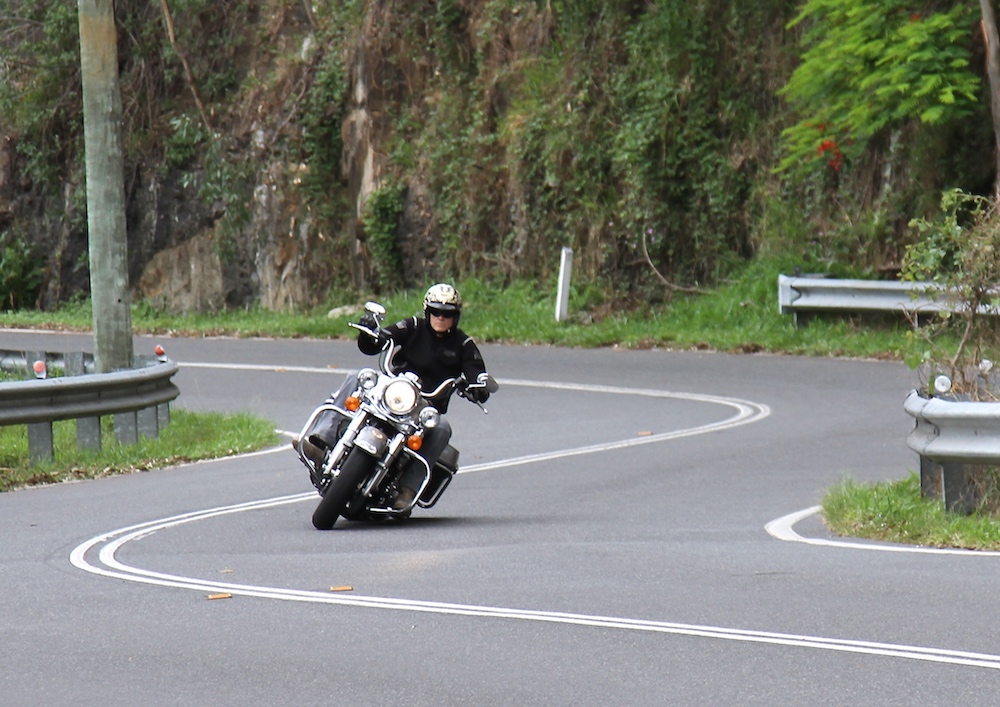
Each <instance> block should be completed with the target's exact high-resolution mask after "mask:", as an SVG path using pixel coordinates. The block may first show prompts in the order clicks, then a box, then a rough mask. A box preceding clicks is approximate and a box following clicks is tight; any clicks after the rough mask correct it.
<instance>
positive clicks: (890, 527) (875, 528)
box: [822, 472, 1000, 550]
mask: <svg viewBox="0 0 1000 707" xmlns="http://www.w3.org/2000/svg"><path fill="white" fill-rule="evenodd" d="M822 508H823V518H824V520H825V521H826V524H827V527H829V528H830V530H831V531H833V532H834V533H836V534H837V535H841V536H845V537H856V538H867V539H869V540H881V541H884V542H894V543H904V544H908V545H922V546H925V547H952V548H955V547H958V548H967V549H973V550H1000V522H998V521H997V520H996V519H995V518H992V517H989V516H986V515H982V514H978V513H977V514H973V515H968V516H967V515H961V514H958V513H950V512H948V511H946V510H945V509H944V504H943V503H941V502H940V501H934V500H930V499H925V498H922V497H921V496H920V477H919V476H918V475H917V474H916V473H915V472H911V473H910V475H909V476H908V477H907V478H905V479H903V480H901V481H887V482H882V483H878V484H863V483H859V482H857V481H854V480H851V479H845V480H844V481H842V482H841V483H840V484H838V485H836V486H833V487H831V488H830V489H828V490H827V492H826V494H825V495H824V497H823V502H822Z"/></svg>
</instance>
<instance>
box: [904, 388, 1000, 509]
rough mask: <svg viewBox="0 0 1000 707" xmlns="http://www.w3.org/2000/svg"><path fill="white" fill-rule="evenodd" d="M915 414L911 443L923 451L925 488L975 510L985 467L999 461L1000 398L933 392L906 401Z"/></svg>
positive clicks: (927, 492)
mask: <svg viewBox="0 0 1000 707" xmlns="http://www.w3.org/2000/svg"><path fill="white" fill-rule="evenodd" d="M903 409H904V410H906V412H907V413H908V414H909V415H910V416H911V417H913V418H914V419H915V420H916V425H915V426H914V428H913V431H912V432H910V434H909V435H908V436H907V438H906V445H907V446H908V447H909V448H910V449H912V450H913V451H915V452H916V453H917V454H918V455H919V456H920V491H921V495H923V496H925V497H928V498H941V499H943V500H944V502H945V507H946V508H948V510H953V511H960V512H965V513H970V512H972V511H973V510H975V508H976V506H977V505H978V503H979V500H980V498H981V494H982V484H981V477H982V472H983V467H990V466H998V465H1000V403H992V402H963V401H957V400H948V399H944V398H937V397H935V398H928V397H925V396H923V395H921V394H920V393H918V392H917V391H916V390H914V391H911V392H910V394H909V395H907V396H906V400H905V401H904V402H903Z"/></svg>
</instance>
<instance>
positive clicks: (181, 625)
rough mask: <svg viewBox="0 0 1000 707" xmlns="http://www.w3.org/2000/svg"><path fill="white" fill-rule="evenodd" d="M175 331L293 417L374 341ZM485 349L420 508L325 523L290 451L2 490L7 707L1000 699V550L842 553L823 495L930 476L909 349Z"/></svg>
mask: <svg viewBox="0 0 1000 707" xmlns="http://www.w3.org/2000/svg"><path fill="white" fill-rule="evenodd" d="M156 343H162V344H163V345H164V346H165V347H166V349H167V353H168V354H169V355H170V356H171V357H172V358H173V359H175V360H176V361H178V362H179V363H180V365H181V368H180V371H179V373H178V374H177V376H176V377H175V381H176V383H177V384H178V386H179V387H180V389H181V391H182V394H181V397H180V398H179V400H178V402H177V405H178V406H181V407H184V408H187V409H192V410H249V411H253V412H255V413H258V414H260V415H263V416H266V417H268V418H269V419H271V420H273V421H274V423H275V426H276V427H277V428H278V429H281V430H289V431H294V430H297V429H298V427H299V426H301V424H302V423H303V422H304V420H305V417H306V416H307V415H308V414H309V412H310V411H311V409H312V407H313V406H314V405H315V404H317V403H318V402H320V400H321V399H322V398H323V397H324V395H325V394H326V393H327V392H329V391H331V390H333V389H335V388H336V387H337V385H338V384H339V382H340V380H341V376H342V371H343V370H344V369H347V368H356V367H358V366H361V365H366V364H367V363H368V361H369V360H368V359H365V358H364V357H362V356H360V354H358V353H357V351H356V349H355V348H354V347H353V344H351V343H349V342H317V341H257V340H253V341H248V340H223V339H214V340H187V339H147V338H138V339H137V341H136V348H137V351H146V350H147V349H148V350H149V351H151V350H152V348H153V346H154V345H155V344H156ZM0 348H3V349H17V348H30V349H46V350H50V351H57V350H63V351H69V350H80V349H85V350H90V349H91V342H90V339H89V337H72V336H54V335H36V334H25V333H17V332H4V333H2V334H0ZM484 355H485V357H486V359H487V363H488V364H489V368H490V370H491V372H492V373H493V374H494V375H495V376H496V377H497V378H498V379H499V380H500V383H501V390H500V392H499V393H498V394H497V395H496V396H494V398H493V399H492V400H491V401H490V403H489V404H488V406H487V407H488V408H489V410H490V413H489V415H483V414H482V413H481V412H480V411H479V410H478V409H477V408H475V407H473V406H471V405H468V404H466V403H464V402H463V401H460V400H456V401H455V403H454V404H453V406H452V412H451V414H450V418H451V420H452V424H453V426H454V428H455V437H454V440H453V441H454V444H455V446H457V447H458V448H459V449H460V450H461V452H462V467H463V473H462V475H460V476H459V477H458V478H456V480H455V481H454V483H453V484H452V485H451V487H450V488H449V490H448V491H447V493H446V494H445V495H444V497H443V498H442V500H441V501H440V502H439V503H438V504H437V506H435V507H434V508H433V509H431V510H429V511H424V512H418V513H416V514H415V515H414V517H413V518H412V519H411V520H410V521H409V522H406V523H390V524H381V525H368V524H360V523H343V522H342V523H339V524H338V527H337V529H335V530H333V531H330V532H318V531H315V530H313V529H312V526H311V523H310V516H311V513H312V510H313V508H314V506H315V503H316V500H317V497H316V496H315V495H314V494H313V493H311V487H310V486H309V483H308V481H307V478H306V472H305V470H304V469H303V468H302V467H301V466H300V464H299V462H298V461H297V459H296V458H295V456H294V454H293V453H292V452H291V451H290V450H289V449H287V448H283V449H279V450H276V451H273V452H270V453H266V454H258V455H253V456H249V457H243V458H236V459H228V460H223V461H216V462H210V463H201V464H193V465H189V466H184V467H180V468H174V469H166V470H159V471H155V472H148V473H142V474H135V475H130V476H124V477H116V478H109V479H101V480H96V481H88V482H82V483H71V484H61V485H56V486H50V487H45V488H35V489H28V490H23V491H17V492H14V493H7V494H0V537H2V538H3V541H4V542H3V544H2V547H0V669H2V673H0V704H2V705H18V706H20V705H78V706H81V705H82V706H89V705H129V706H132V705H193V704H197V705H288V704H296V705H319V704H333V705H347V704H366V705H394V704H403V703H405V704H411V705H458V704H482V705H522V704H532V705H534V704H545V705H570V704H573V705H610V704H614V705H654V704H677V705H702V704H704V705H737V704H738V705H748V704H753V705H806V704H808V705H856V704H866V705H915V704H921V705H938V704H940V705H944V704H963V705H992V704H996V703H997V700H998V697H997V694H998V688H1000V646H998V639H997V636H998V635H1000V614H998V612H997V611H995V608H996V606H995V602H996V600H995V597H996V595H997V589H996V588H997V581H998V578H1000V577H998V571H997V567H998V564H997V563H998V562H1000V557H997V556H991V555H988V554H970V553H947V554H928V553H918V552H895V551H889V550H890V549H897V550H898V549H899V548H887V547H886V546H882V545H877V544H868V543H854V544H841V543H838V542H836V541H835V540H834V539H831V538H829V537H828V536H827V534H826V533H825V532H824V530H823V528H822V525H821V524H820V523H819V521H818V520H817V518H816V516H815V515H810V514H809V513H808V509H810V508H812V507H813V506H815V504H817V503H818V501H819V499H820V498H821V495H822V492H823V489H824V488H825V487H827V486H829V485H830V484H832V483H835V482H836V481H838V480H839V479H840V478H842V477H843V476H844V475H850V476H852V477H854V478H857V479H864V480H869V479H895V478H900V477H902V476H904V475H905V474H906V473H908V470H909V469H911V468H914V467H915V465H916V458H915V456H914V455H913V454H912V453H911V452H910V451H909V450H908V449H907V448H906V445H905V435H906V433H907V431H908V430H909V428H910V426H911V420H910V419H909V418H908V417H907V416H906V414H905V413H904V412H903V409H902V401H903V398H904V396H905V394H906V393H907V391H908V390H909V389H910V388H911V387H912V386H913V384H914V382H915V381H914V380H913V378H912V374H911V373H910V372H909V371H908V370H907V369H905V368H904V367H903V366H901V365H898V364H894V363H886V362H864V361H843V360H821V359H803V358H794V357H775V356H727V355H720V354H712V353H693V352H684V353H676V352H663V351H642V352H634V351H632V352H628V351H617V350H611V349H603V350H595V351H576V350H563V349H555V348H543V347H498V346H486V347H484ZM799 512H802V514H801V519H796V518H791V517H790V515H791V514H796V513H799ZM769 524H770V526H769ZM768 527H770V531H771V532H768V529H767V528H768ZM776 536H777V537H776ZM779 538H784V539H779ZM802 540H812V541H813V542H814V544H810V543H808V542H803V541H802ZM824 543H825V544H824ZM343 586H349V587H351V590H349V591H331V588H333V587H343ZM216 594H228V595H231V596H230V598H226V599H212V598H210V597H212V596H213V595H216Z"/></svg>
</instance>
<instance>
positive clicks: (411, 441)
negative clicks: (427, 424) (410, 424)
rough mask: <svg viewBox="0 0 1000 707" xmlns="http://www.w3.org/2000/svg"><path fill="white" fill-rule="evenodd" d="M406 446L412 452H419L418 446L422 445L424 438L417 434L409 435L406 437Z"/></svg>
mask: <svg viewBox="0 0 1000 707" xmlns="http://www.w3.org/2000/svg"><path fill="white" fill-rule="evenodd" d="M406 446H407V447H409V448H410V449H412V450H413V451H414V452H419V451H420V448H421V447H422V446H424V438H423V437H420V436H419V435H410V436H409V437H407V438H406Z"/></svg>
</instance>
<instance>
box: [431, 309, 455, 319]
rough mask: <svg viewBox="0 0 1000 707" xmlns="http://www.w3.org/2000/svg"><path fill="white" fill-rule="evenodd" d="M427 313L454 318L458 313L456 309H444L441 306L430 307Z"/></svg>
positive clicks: (442, 317)
mask: <svg viewBox="0 0 1000 707" xmlns="http://www.w3.org/2000/svg"><path fill="white" fill-rule="evenodd" d="M427 314H429V315H430V316H432V317H440V318H441V319H454V318H455V316H456V315H457V314H458V312H456V311H455V310H454V309H443V308H441V307H428V308H427Z"/></svg>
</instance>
